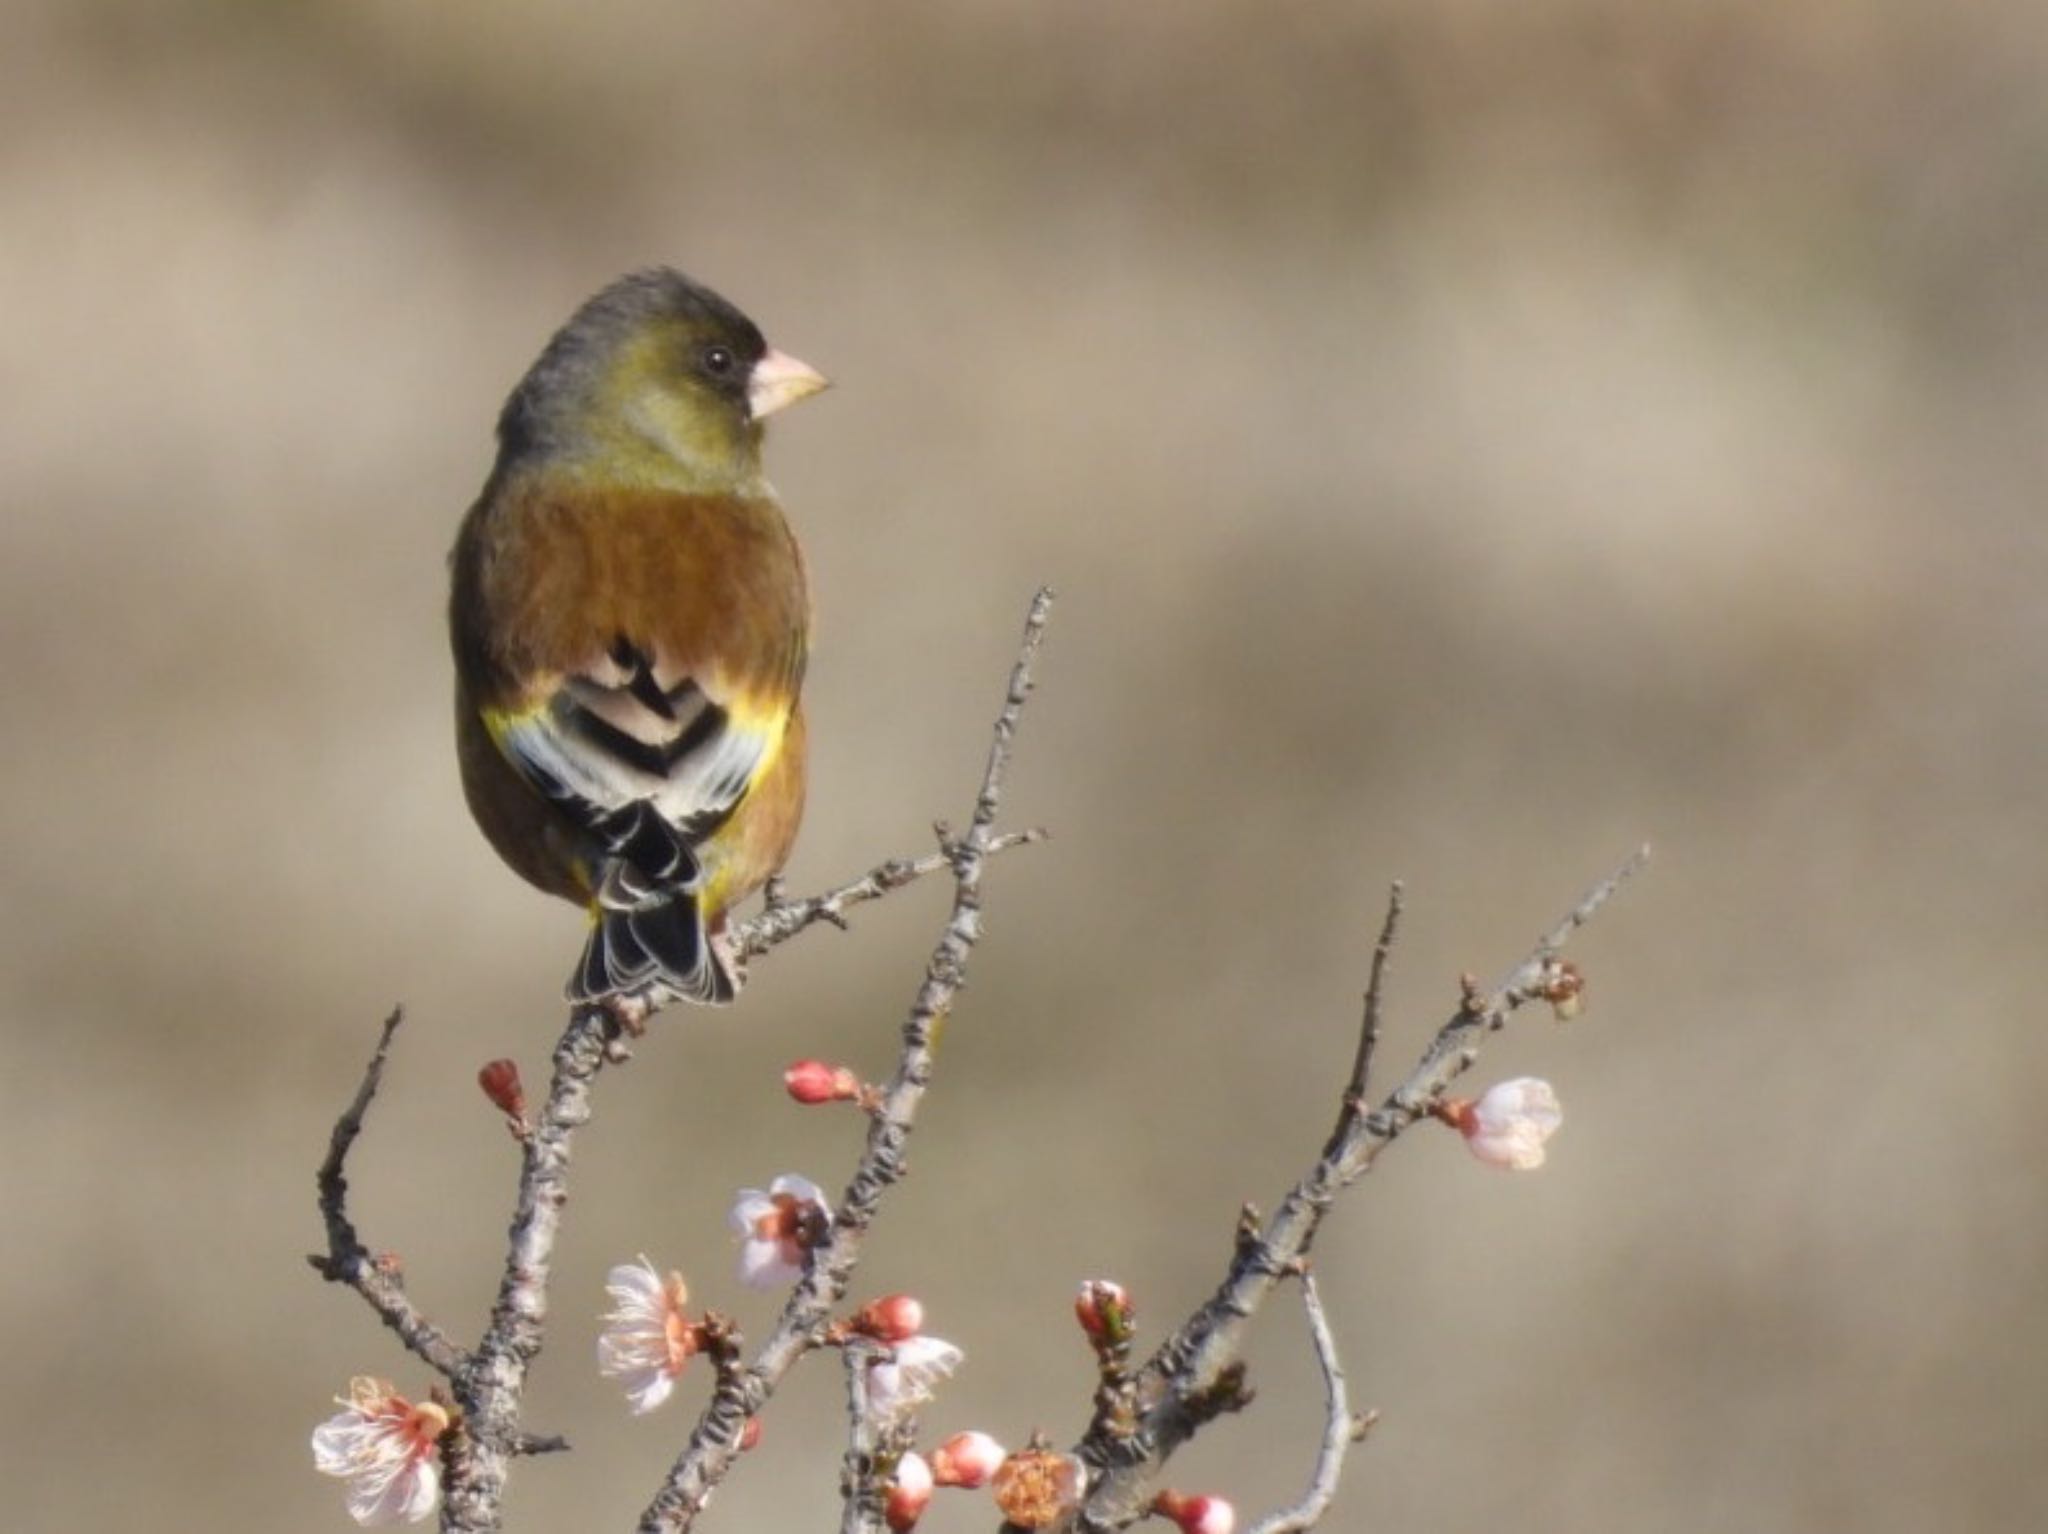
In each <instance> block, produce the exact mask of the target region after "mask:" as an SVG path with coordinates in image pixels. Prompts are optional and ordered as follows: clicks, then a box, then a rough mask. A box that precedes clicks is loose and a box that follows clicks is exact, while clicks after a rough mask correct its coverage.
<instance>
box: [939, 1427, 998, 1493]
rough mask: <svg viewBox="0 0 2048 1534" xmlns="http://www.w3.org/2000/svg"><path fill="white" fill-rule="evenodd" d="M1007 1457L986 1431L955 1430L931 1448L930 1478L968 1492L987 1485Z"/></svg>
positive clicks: (942, 1484)
mask: <svg viewBox="0 0 2048 1534" xmlns="http://www.w3.org/2000/svg"><path fill="white" fill-rule="evenodd" d="M1008 1457H1009V1456H1008V1455H1007V1454H1006V1453H1005V1451H1004V1449H1003V1446H1002V1445H1001V1444H999V1443H997V1442H996V1441H995V1440H994V1439H993V1438H991V1437H989V1435H988V1434H986V1433H973V1432H969V1433H955V1434H954V1435H953V1436H952V1437H951V1438H948V1439H947V1440H946V1441H945V1442H944V1443H942V1444H940V1445H939V1446H938V1447H937V1448H936V1449H934V1450H932V1480H933V1481H934V1482H936V1483H937V1484H938V1485H940V1486H959V1487H964V1488H965V1489H966V1490H968V1491H972V1490H974V1489H975V1488H976V1487H977V1486H985V1485H987V1484H988V1480H989V1477H990V1476H992V1475H994V1474H995V1473H996V1467H997V1466H998V1465H1000V1464H1002V1462H1003V1461H1004V1460H1005V1459H1006V1458H1008Z"/></svg>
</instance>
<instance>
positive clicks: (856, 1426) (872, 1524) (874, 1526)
mask: <svg viewBox="0 0 2048 1534" xmlns="http://www.w3.org/2000/svg"><path fill="white" fill-rule="evenodd" d="M882 1354H883V1349H882V1348H881V1347H880V1346H879V1345H877V1344H876V1343H874V1342H872V1341H870V1340H869V1339H867V1338H865V1337H849V1338H847V1339H846V1341H845V1342H843V1343H842V1344H840V1361H841V1363H842V1364H843V1365H844V1367H845V1370H846V1418H847V1434H846V1457H845V1459H844V1460H843V1461H842V1462H841V1466H840V1471H839V1498H840V1509H839V1534H881V1529H882V1498H883V1490H882V1482H881V1479H880V1477H879V1476H877V1475H876V1473H875V1472H876V1470H877V1469H879V1468H880V1458H881V1454H882V1447H883V1446H882V1441H881V1438H882V1435H881V1434H880V1433H879V1432H877V1430H876V1428H877V1424H876V1422H875V1416H874V1412H873V1411H872V1410H871V1409H870V1408H869V1405H868V1369H869V1368H870V1366H872V1365H873V1364H874V1362H875V1361H876V1359H878V1358H880V1357H881V1356H882Z"/></svg>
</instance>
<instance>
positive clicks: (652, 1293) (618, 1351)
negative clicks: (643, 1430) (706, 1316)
mask: <svg viewBox="0 0 2048 1534" xmlns="http://www.w3.org/2000/svg"><path fill="white" fill-rule="evenodd" d="M604 1288H605V1293H607V1294H609V1295H610V1296H611V1297H612V1308H611V1310H610V1311H609V1312H607V1313H606V1315H605V1318H604V1322H605V1328H604V1331H603V1332H601V1333H600V1334H599V1335H598V1339H597V1370H598V1373H600V1374H604V1375H610V1376H614V1377H616V1378H618V1379H619V1380H621V1381H622V1382H623V1383H624V1384H625V1387H626V1400H627V1401H628V1402H629V1403H630V1405H631V1407H632V1411H633V1415H634V1416H636V1417H637V1416H641V1415H642V1414H644V1413H646V1412H651V1411H653V1410H654V1408H655V1407H657V1406H659V1405H661V1403H662V1402H663V1401H666V1400H667V1399H668V1397H669V1392H670V1391H672V1390H674V1389H675V1385H676V1376H678V1375H679V1374H681V1373H682V1372H683V1365H684V1364H686V1363H688V1362H689V1360H690V1355H691V1354H692V1353H695V1352H696V1351H697V1350H698V1348H699V1347H700V1346H701V1345H702V1334H701V1333H700V1332H699V1330H698V1328H697V1326H696V1325H695V1324H694V1323H693V1322H692V1321H691V1320H690V1318H689V1317H688V1316H687V1315H686V1314H685V1313H684V1311H683V1306H684V1305H685V1304H686V1303H687V1302H688V1300H689V1297H690V1292H689V1290H688V1288H687V1287H686V1286H685V1285H684V1283H683V1275H682V1274H680V1273H671V1274H669V1275H668V1277H667V1278H665V1279H664V1278H663V1277H662V1276H661V1275H660V1274H659V1273H657V1272H655V1271H654V1264H653V1263H651V1262H649V1261H648V1260H647V1259H646V1258H645V1257H642V1258H641V1259H640V1260H639V1262H637V1263H630V1262H629V1263H621V1264H620V1265H619V1266H618V1267H615V1268H613V1269H612V1270H611V1271H610V1272H609V1273H607V1274H606V1275H605V1281H604Z"/></svg>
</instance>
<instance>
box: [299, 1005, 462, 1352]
mask: <svg viewBox="0 0 2048 1534" xmlns="http://www.w3.org/2000/svg"><path fill="white" fill-rule="evenodd" d="M404 1021H405V1009H404V1008H403V1007H393V1008H392V1009H391V1015H390V1016H389V1017H387V1018H385V1019H384V1028H383V1031H382V1032H381V1033H380V1034H378V1036H377V1047H376V1049H375V1050H374V1051H373V1052H372V1053H371V1055H370V1063H369V1065H368V1066H366V1067H365V1068H364V1070H363V1079H362V1083H361V1084H360V1085H359V1086H357V1088H356V1095H355V1097H354V1098H353V1099H352V1100H351V1101H350V1103H349V1105H348V1107H346V1108H345V1109H343V1110H342V1114H341V1117H340V1118H338V1119H336V1120H335V1121H334V1132H333V1133H332V1134H331V1135H330V1136H329V1137H328V1141H327V1156H326V1159H325V1160H323V1161H322V1162H321V1163H320V1171H319V1173H318V1176H317V1179H316V1180H317V1182H318V1185H319V1189H320V1217H321V1219H322V1221H324V1222H325V1224H326V1226H327V1251H326V1253H325V1255H322V1254H321V1253H318V1252H315V1253H312V1254H311V1255H309V1256H308V1257H307V1258H306V1261H307V1262H309V1263H311V1264H312V1266H313V1269H314V1271H315V1272H317V1273H319V1274H320V1276H321V1277H322V1278H325V1279H326V1280H328V1281H329V1282H330V1283H336V1284H346V1285H348V1287H349V1288H351V1289H353V1290H355V1292H356V1293H357V1294H360V1295H361V1296H362V1297H363V1300H364V1302H365V1303H367V1304H368V1305H369V1307H370V1309H372V1310H374V1311H375V1312H376V1313H377V1317H378V1319H379V1320H381V1321H382V1322H383V1323H384V1324H385V1325H386V1326H388V1327H390V1328H391V1330H392V1331H394V1332H396V1333H397V1334H398V1340H399V1341H400V1342H403V1343H404V1344H405V1346H406V1347H407V1349H408V1350H409V1351H411V1352H412V1354H413V1355H414V1356H415V1357H417V1358H419V1359H420V1360H421V1361H422V1362H424V1363H425V1364H426V1365H427V1367H428V1368H430V1369H432V1370H434V1372H435V1373H437V1374H439V1375H440V1376H441V1377H442V1378H444V1379H447V1380H451V1381H452V1380H454V1379H456V1378H457V1377H458V1376H459V1375H460V1374H461V1373H462V1371H463V1370H465V1369H467V1368H468V1367H469V1362H470V1358H469V1354H467V1353H465V1352H464V1351H463V1350H462V1349H461V1348H460V1347H458V1346H456V1344H455V1343H454V1342H453V1341H452V1340H450V1338H449V1337H448V1334H447V1333H445V1332H443V1331H442V1330H441V1329H440V1328H439V1327H438V1326H436V1325H434V1323H433V1322H431V1321H429V1320H428V1319H427V1318H426V1316H424V1315H423V1314H422V1313H421V1312H420V1309H419V1307H418V1306H417V1305H415V1304H413V1302H412V1299H411V1297H410V1296H409V1295H407V1294H406V1292H405V1280H404V1278H403V1276H402V1275H401V1272H400V1269H399V1267H398V1264H397V1262H396V1261H395V1260H391V1259H385V1260H383V1261H379V1260H378V1258H377V1257H376V1256H374V1255H373V1254H372V1253H371V1252H370V1250H369V1248H368V1247H366V1246H364V1245H363V1243H362V1239H361V1238H360V1237H359V1236H358V1235H357V1234H356V1228H355V1225H354V1224H353V1223H352V1222H351V1221H350V1220H349V1217H348V1175H347V1167H348V1153H349V1150H350V1148H351V1147H353V1146H354V1144H355V1142H356V1136H358V1135H359V1134H361V1133H362V1132H363V1116H364V1115H365V1114H367V1113H368V1112H369V1110H370V1103H371V1101H372V1100H373V1099H374V1098H375V1097H376V1095H377V1088H378V1086H379V1085H380V1084H381V1083H382V1082H383V1079H384V1062H385V1060H386V1059H387V1058H389V1056H390V1054H391V1038H392V1035H393V1034H395V1033H397V1032H398V1025H399V1024H400V1023H402V1022H404Z"/></svg>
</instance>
